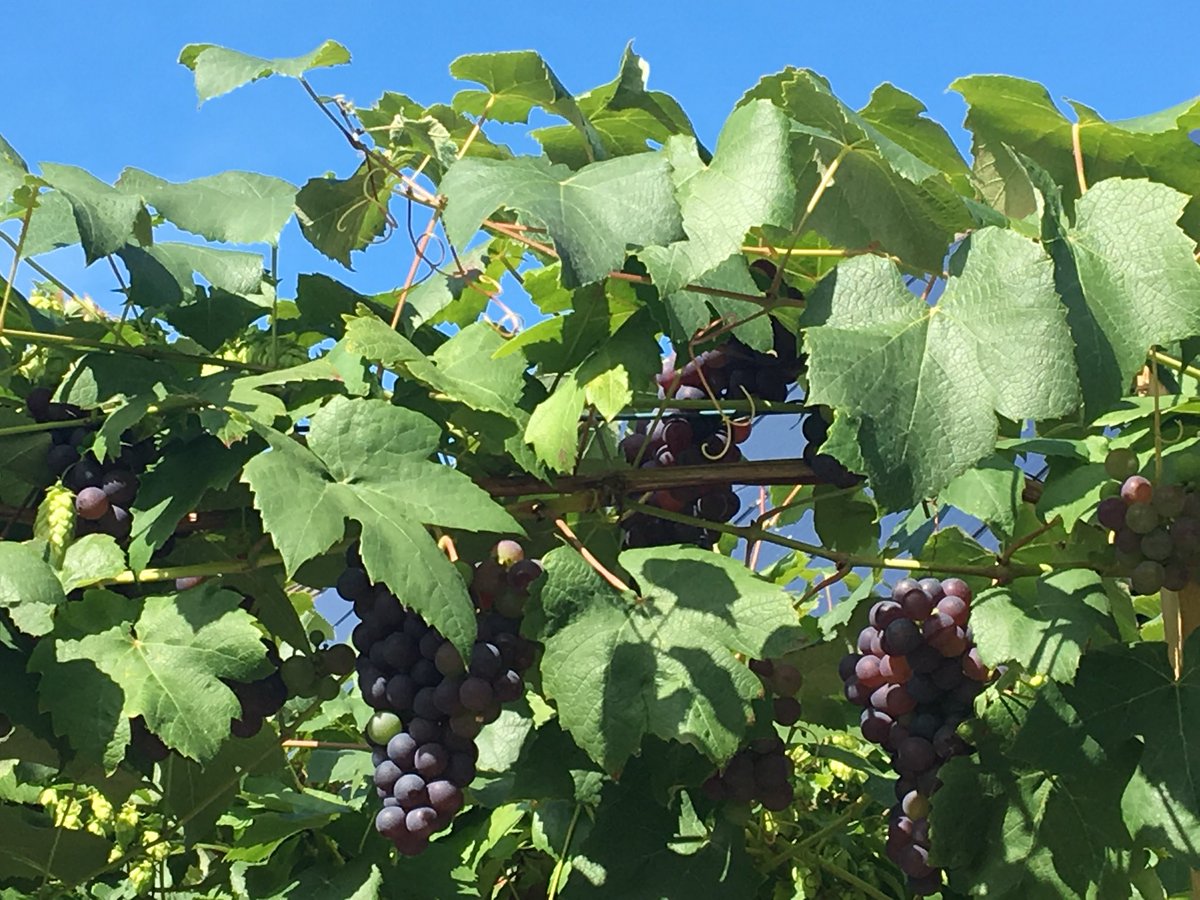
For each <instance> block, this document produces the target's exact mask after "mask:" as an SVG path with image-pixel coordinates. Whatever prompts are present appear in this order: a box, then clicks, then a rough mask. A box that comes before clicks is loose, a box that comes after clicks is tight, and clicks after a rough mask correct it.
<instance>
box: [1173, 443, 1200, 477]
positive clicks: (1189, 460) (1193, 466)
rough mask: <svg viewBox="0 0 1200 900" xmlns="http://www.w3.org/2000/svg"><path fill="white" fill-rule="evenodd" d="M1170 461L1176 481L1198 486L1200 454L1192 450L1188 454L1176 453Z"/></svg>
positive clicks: (1186, 452) (1185, 452)
mask: <svg viewBox="0 0 1200 900" xmlns="http://www.w3.org/2000/svg"><path fill="white" fill-rule="evenodd" d="M1170 460H1171V464H1172V471H1174V473H1175V478H1176V480H1177V481H1183V482H1186V483H1187V484H1193V485H1194V484H1200V452H1198V451H1196V450H1195V449H1193V450H1191V451H1190V452H1189V451H1184V452H1183V453H1176V454H1174V455H1173V456H1171V457H1170Z"/></svg>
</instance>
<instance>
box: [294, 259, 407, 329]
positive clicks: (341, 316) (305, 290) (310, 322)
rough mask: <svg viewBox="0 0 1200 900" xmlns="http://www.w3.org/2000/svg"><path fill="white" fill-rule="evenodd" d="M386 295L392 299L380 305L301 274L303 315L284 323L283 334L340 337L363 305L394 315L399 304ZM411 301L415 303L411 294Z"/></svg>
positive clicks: (319, 276) (317, 277) (299, 288)
mask: <svg viewBox="0 0 1200 900" xmlns="http://www.w3.org/2000/svg"><path fill="white" fill-rule="evenodd" d="M425 283H427V282H423V284H425ZM414 290H415V289H414ZM382 296H387V297H388V298H389V299H388V300H387V301H385V302H383V303H380V302H379V301H378V300H375V299H372V298H370V297H366V296H364V295H362V294H360V293H359V292H358V291H356V290H354V289H353V288H350V287H347V286H346V285H344V284H342V283H341V282H340V281H337V280H335V279H333V278H330V277H329V276H328V275H323V274H321V273H319V272H314V273H311V274H304V275H300V276H298V277H297V278H296V309H297V311H298V312H299V315H298V316H297V317H296V318H294V319H286V320H284V321H282V322H280V323H279V328H280V331H284V332H288V333H294V334H304V333H306V332H310V331H316V332H319V333H320V334H324V335H328V336H329V337H333V338H340V337H342V335H343V334H344V333H345V330H346V322H345V318H346V317H347V316H353V315H355V312H356V311H357V310H358V307H359V305H360V304H361V305H362V306H364V307H366V308H367V309H370V310H372V311H373V312H375V313H376V314H377V315H380V316H385V315H391V307H392V305H393V303H394V302H395V301H394V300H393V299H391V297H390V295H382ZM409 299H410V301H411V299H412V295H411V294H410V295H409Z"/></svg>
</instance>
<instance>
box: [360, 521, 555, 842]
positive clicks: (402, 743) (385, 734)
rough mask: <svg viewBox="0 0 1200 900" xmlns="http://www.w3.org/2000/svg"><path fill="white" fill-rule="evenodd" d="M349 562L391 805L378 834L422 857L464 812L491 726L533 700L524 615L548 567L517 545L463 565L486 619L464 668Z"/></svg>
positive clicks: (378, 774)
mask: <svg viewBox="0 0 1200 900" xmlns="http://www.w3.org/2000/svg"><path fill="white" fill-rule="evenodd" d="M347 563H348V567H347V568H346V570H345V571H344V572H343V573H342V575H341V577H340V578H339V579H338V583H337V590H338V593H339V594H341V595H342V597H344V598H345V599H347V600H350V601H352V602H353V603H354V610H355V612H356V613H357V614H358V617H359V619H360V621H359V624H358V625H356V626H355V628H354V632H353V635H352V636H351V641H352V643H353V644H354V647H355V649H357V650H358V653H359V657H358V661H357V663H356V667H357V669H358V686H359V690H360V691H361V692H362V695H363V698H364V699H365V700H366V701H367V703H368V704H369V705H370V706H372V707H373V708H374V709H375V710H376V713H375V715H374V716H372V718H371V720H370V721H369V722H368V724H367V740H368V741H369V742H370V744H371V748H372V756H371V758H372V761H373V762H374V764H375V776H374V778H375V788H376V792H377V793H378V795H379V798H380V800H381V801H382V804H383V809H381V810H380V811H379V813H378V815H377V816H376V817H375V829H376V830H377V831H378V832H379V833H380V834H382V835H383V836H384V837H386V838H388V839H389V840H391V841H392V843H393V844H395V846H396V849H397V850H399V851H400V852H401V853H403V854H405V855H406V856H415V855H417V854H419V853H421V852H422V851H423V850H424V849H425V848H426V846H428V842H429V838H430V837H431V836H432V835H433V834H434V833H436V832H438V831H441V830H442V829H444V828H446V827H447V826H448V825H449V824H450V821H451V820H452V819H453V818H454V815H455V814H456V813H457V812H458V811H459V810H460V809H461V808H462V806H463V804H464V802H465V798H464V796H463V789H464V788H465V787H466V786H467V785H468V784H470V783H471V781H472V780H473V779H474V778H475V762H476V760H477V759H478V757H479V748H478V747H477V746H476V744H475V738H476V737H477V736H478V735H479V732H480V731H481V730H482V728H483V726H484V725H486V724H488V723H490V722H494V721H495V720H496V718H497V717H498V716H499V715H500V705H501V704H502V703H507V702H512V701H514V700H517V699H518V698H519V697H521V696H523V694H524V692H525V686H524V680H523V677H522V676H523V673H524V672H525V671H526V670H527V669H528V668H529V667H530V666H532V665H533V662H534V656H535V651H536V647H535V645H534V644H533V643H532V642H530V641H528V640H526V639H525V638H523V637H521V635H520V625H521V616H522V614H523V612H524V607H525V600H526V597H527V596H528V591H529V586H530V585H531V584H532V583H533V582H534V581H535V580H536V579H537V578H538V577H540V576H541V574H542V566H541V563H540V562H538V561H537V560H533V559H525V554H524V550H523V549H522V547H521V545H520V544H518V543H517V542H516V541H509V540H504V541H500V542H499V543H498V544H496V546H495V547H494V548H493V550H492V554H491V557H490V558H488V559H485V560H483V561H482V562H479V563H478V564H476V565H474V566H469V565H467V564H460V569H461V570H463V572H464V575H465V576H466V577H467V579H468V581H469V588H470V592H471V597H472V599H473V600H474V602H475V606H476V609H477V611H478V615H477V626H478V636H477V638H476V640H475V644H474V646H473V647H472V649H471V655H470V658H469V659H467V660H464V659H463V658H462V656H461V655H460V654H459V652H458V649H457V648H456V647H455V646H454V644H452V643H451V642H450V641H448V640H446V639H445V638H444V637H443V636H442V635H441V634H440V633H439V632H438V630H437V629H436V628H433V627H431V626H430V625H428V624H427V623H426V622H425V620H424V619H422V618H421V616H420V615H418V614H417V613H416V612H414V611H413V610H409V609H406V608H405V607H404V606H402V605H401V603H400V601H399V599H397V598H396V596H395V595H394V594H392V593H391V592H389V591H388V590H387V588H386V587H384V586H383V585H375V584H372V583H371V581H370V578H369V577H368V576H367V573H366V570H365V569H364V568H363V566H362V560H361V559H360V558H359V556H358V552H357V549H356V548H351V551H350V552H349V554H348V559H347Z"/></svg>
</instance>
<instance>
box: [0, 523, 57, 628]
mask: <svg viewBox="0 0 1200 900" xmlns="http://www.w3.org/2000/svg"><path fill="white" fill-rule="evenodd" d="M66 599H67V598H66V594H65V593H64V591H63V588H62V585H61V584H60V583H59V580H58V577H57V576H56V575H55V574H54V570H53V569H51V568H50V566H48V565H47V564H46V562H45V561H44V560H43V559H42V554H41V552H40V551H39V550H38V549H37V545H36V544H33V543H30V544H18V543H15V542H13V541H0V608H3V609H5V610H7V611H8V614H9V616H11V617H12V621H13V624H14V625H16V626H17V628H19V629H21V631H23V632H25V633H26V634H32V635H43V634H46V633H47V632H48V631H50V628H51V627H52V621H53V620H52V617H53V614H54V609H55V607H57V606H58V605H59V604H60V603H63V602H65V601H66Z"/></svg>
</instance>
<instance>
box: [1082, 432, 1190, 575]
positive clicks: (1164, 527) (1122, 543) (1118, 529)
mask: <svg viewBox="0 0 1200 900" xmlns="http://www.w3.org/2000/svg"><path fill="white" fill-rule="evenodd" d="M1174 468H1175V473H1174V474H1175V476H1176V478H1178V479H1179V483H1172V482H1164V483H1160V484H1154V483H1152V482H1151V481H1150V480H1149V479H1148V478H1145V477H1143V476H1142V475H1139V474H1138V458H1137V454H1135V453H1134V452H1133V451H1132V450H1128V449H1125V448H1120V449H1116V450H1112V451H1111V452H1109V454H1108V456H1107V457H1105V460H1104V469H1105V471H1106V472H1107V473H1108V474H1109V476H1111V477H1112V478H1113V482H1110V483H1109V484H1108V485H1106V486H1105V489H1104V492H1105V493H1106V494H1108V496H1105V497H1104V499H1103V500H1101V501H1100V505H1099V506H1098V507H1097V509H1096V518H1097V520H1098V521H1099V522H1100V524H1101V525H1103V526H1104V527H1105V528H1107V529H1108V530H1109V531H1110V532H1112V540H1113V548H1114V553H1115V556H1116V560H1117V564H1118V565H1120V566H1121V567H1122V568H1124V569H1126V570H1128V571H1129V573H1130V579H1129V581H1130V587H1131V589H1132V590H1133V593H1135V594H1156V593H1158V592H1159V591H1160V590H1161V589H1163V588H1166V589H1167V590H1169V591H1179V590H1183V588H1185V587H1186V586H1187V584H1188V582H1189V581H1191V582H1197V581H1200V458H1197V457H1190V456H1189V457H1180V458H1179V459H1178V460H1177V461H1176V462H1175V466H1174ZM1118 483H1119V485H1120V486H1119V487H1118V486H1117V484H1118Z"/></svg>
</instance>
